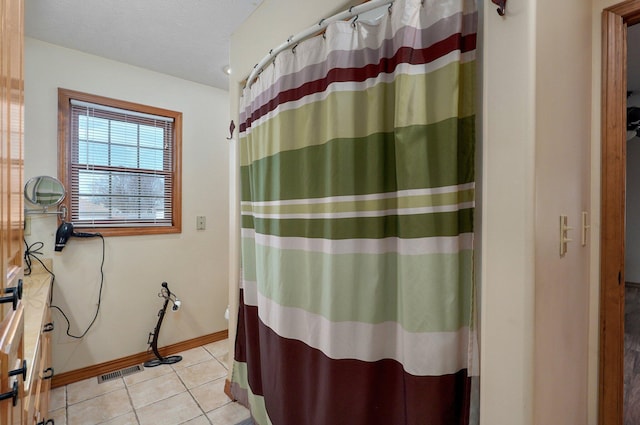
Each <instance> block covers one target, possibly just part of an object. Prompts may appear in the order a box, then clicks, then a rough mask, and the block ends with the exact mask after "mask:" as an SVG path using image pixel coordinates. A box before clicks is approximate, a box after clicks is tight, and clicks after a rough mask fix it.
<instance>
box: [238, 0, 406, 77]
mask: <svg viewBox="0 0 640 425" xmlns="http://www.w3.org/2000/svg"><path fill="white" fill-rule="evenodd" d="M393 1H394V0H371V1H368V2H366V3H362V4H360V5H358V6H351V7H350V8H349V9H348V10H345V11H343V12H340V13H337V14H335V15H333V16H331V17H330V18H325V19H321V20H320V22H318V23H317V24H316V25H314V26H312V27H309V28H307V29H306V30H304V31H302V32H300V33H298V34H296V35H292V36H291V37H289V38H288V39H287V41H285V42H284V43H282V44H281V45H279V46H278V47H276V48H275V49H271V50H270V51H269V53H267V55H266V56H265V57H264V58H262V60H261V61H260V62H258V63H257V64H256V66H254V67H253V70H252V71H251V74H249V78H247V84H246V87H249V86H251V84H253V82H254V81H255V79H256V78H257V76H258V74H260V72H262V69H263V68H264V67H265V65H267V64H268V63H269V62H271V61H272V60H273V59H275V57H276V56H277V55H278V53H280V52H282V51H283V50H286V49H288V48H289V47H291V46H294V45H296V44H298V43H300V42H301V41H303V40H306V39H307V38H309V37H311V36H313V35H315V34H318V33H319V32H322V31H323V30H324V29H325V28H327V27H328V26H329V24H331V23H333V22H338V21H345V20H348V19H350V18H353V17H354V16H358V15H359V14H360V13H365V12H368V11H370V10H373V9H377V8H378V7H382V6H385V5H392V4H393Z"/></svg>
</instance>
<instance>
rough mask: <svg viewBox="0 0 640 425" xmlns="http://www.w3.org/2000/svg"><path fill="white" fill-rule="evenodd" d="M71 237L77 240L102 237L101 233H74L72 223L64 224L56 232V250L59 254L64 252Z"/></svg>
mask: <svg viewBox="0 0 640 425" xmlns="http://www.w3.org/2000/svg"><path fill="white" fill-rule="evenodd" d="M71 236H73V237H75V238H93V237H96V236H100V233H83V232H74V231H73V224H72V223H68V222H63V223H62V224H61V225H60V226H59V227H58V231H57V232H56V245H55V248H54V249H55V250H56V251H58V252H59V251H62V249H63V248H64V246H65V245H66V244H67V241H68V240H69V238H70V237H71Z"/></svg>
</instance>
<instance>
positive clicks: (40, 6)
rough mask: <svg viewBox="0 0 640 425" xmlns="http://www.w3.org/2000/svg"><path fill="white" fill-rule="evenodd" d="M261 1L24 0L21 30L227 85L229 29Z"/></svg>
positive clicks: (143, 65)
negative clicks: (23, 22) (23, 25)
mask: <svg viewBox="0 0 640 425" xmlns="http://www.w3.org/2000/svg"><path fill="white" fill-rule="evenodd" d="M261 2H262V0H93V1H91V0H26V2H25V3H26V4H25V34H26V36H27V37H32V38H36V39H38V40H42V41H45V42H48V43H53V44H57V45H60V46H64V47H68V48H71V49H75V50H80V51H83V52H86V53H90V54H94V55H98V56H102V57H105V58H108V59H113V60H116V61H119V62H124V63H128V64H130V65H135V66H139V67H141V68H146V69H150V70H152V71H157V72H161V73H164V74H169V75H173V76H175V77H179V78H183V79H185V80H190V81H195V82H197V83H202V84H206V85H209V86H213V87H218V88H221V89H224V90H228V87H229V84H228V77H227V75H226V74H225V73H224V72H223V67H224V66H225V65H228V63H229V39H230V36H231V33H232V32H233V31H234V30H235V29H236V28H237V27H238V26H239V25H240V24H241V23H242V22H244V20H245V19H246V18H247V17H248V16H249V15H250V14H251V12H253V10H255V9H256V7H258V5H259V4H260V3H261Z"/></svg>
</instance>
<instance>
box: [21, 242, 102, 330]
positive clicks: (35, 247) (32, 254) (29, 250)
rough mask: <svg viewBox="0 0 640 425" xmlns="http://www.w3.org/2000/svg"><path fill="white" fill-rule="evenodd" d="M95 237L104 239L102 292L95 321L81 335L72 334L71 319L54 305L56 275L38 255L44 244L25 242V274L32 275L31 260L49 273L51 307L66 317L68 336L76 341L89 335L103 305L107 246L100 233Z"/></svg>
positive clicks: (99, 294) (99, 295)
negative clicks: (35, 261)
mask: <svg viewBox="0 0 640 425" xmlns="http://www.w3.org/2000/svg"><path fill="white" fill-rule="evenodd" d="M95 236H97V237H99V238H100V239H102V261H101V262H100V290H99V292H98V306H97V308H96V312H95V314H94V315H93V319H91V323H89V326H87V329H85V331H84V332H82V334H81V335H73V334H72V333H71V332H70V329H71V323H70V322H69V318H68V317H67V315H66V314H65V312H64V311H63V310H62V309H61V308H60V307H58V306H57V305H53V282H54V281H55V280H56V275H55V274H53V272H52V271H51V270H49V268H48V267H47V266H46V265H45V264H44V263H43V262H42V260H41V259H40V258H38V255H42V252H41V251H40V250H41V249H42V248H43V247H44V243H42V242H34V243H32V244H31V245H28V244H27V241H26V240H24V245H25V250H24V262H25V265H26V267H27V269H26V270H25V272H24V274H25V276H29V275H30V274H31V264H32V262H31V259H36V260H37V261H38V262H39V263H40V265H42V267H43V268H44V269H45V270H46V271H47V273H49V274H50V275H51V288H50V290H49V305H50V307H51V308H55V309H56V310H58V311H59V312H60V314H62V317H64V320H65V321H66V322H67V330H66V333H67V336H70V337H71V338H75V339H82V338H84V336H85V335H86V334H87V332H89V329H91V327H92V326H93V324H94V323H95V321H96V319H97V318H98V313H99V312H100V305H101V304H102V287H103V285H104V257H105V246H104V237H103V236H102V235H101V234H100V233H96V234H95Z"/></svg>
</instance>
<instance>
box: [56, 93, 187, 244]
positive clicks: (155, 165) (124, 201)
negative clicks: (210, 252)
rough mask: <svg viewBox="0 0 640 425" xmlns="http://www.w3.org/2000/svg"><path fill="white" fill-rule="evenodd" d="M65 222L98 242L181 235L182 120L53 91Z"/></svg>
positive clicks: (173, 114)
mask: <svg viewBox="0 0 640 425" xmlns="http://www.w3.org/2000/svg"><path fill="white" fill-rule="evenodd" d="M58 109H59V111H58V119H59V123H58V137H59V139H58V145H59V153H60V154H59V156H60V158H59V165H58V174H59V178H60V180H61V181H62V183H63V184H64V185H65V187H66V189H67V197H66V198H65V201H64V202H65V205H66V207H67V210H68V213H67V219H66V220H67V221H70V222H72V223H73V225H74V227H75V228H77V229H82V231H85V232H89V231H94V232H100V233H102V234H103V235H105V236H106V235H112V236H115V235H140V234H159V233H179V232H180V231H181V197H180V193H181V173H180V170H181V164H180V159H181V155H180V154H181V134H180V133H181V129H182V113H180V112H174V111H168V110H165V109H159V108H154V107H150V106H145V105H139V104H135V103H130V102H124V101H120V100H115V99H109V98H105V97H100V96H94V95H90V94H86V93H80V92H74V91H71V90H65V89H58Z"/></svg>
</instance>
